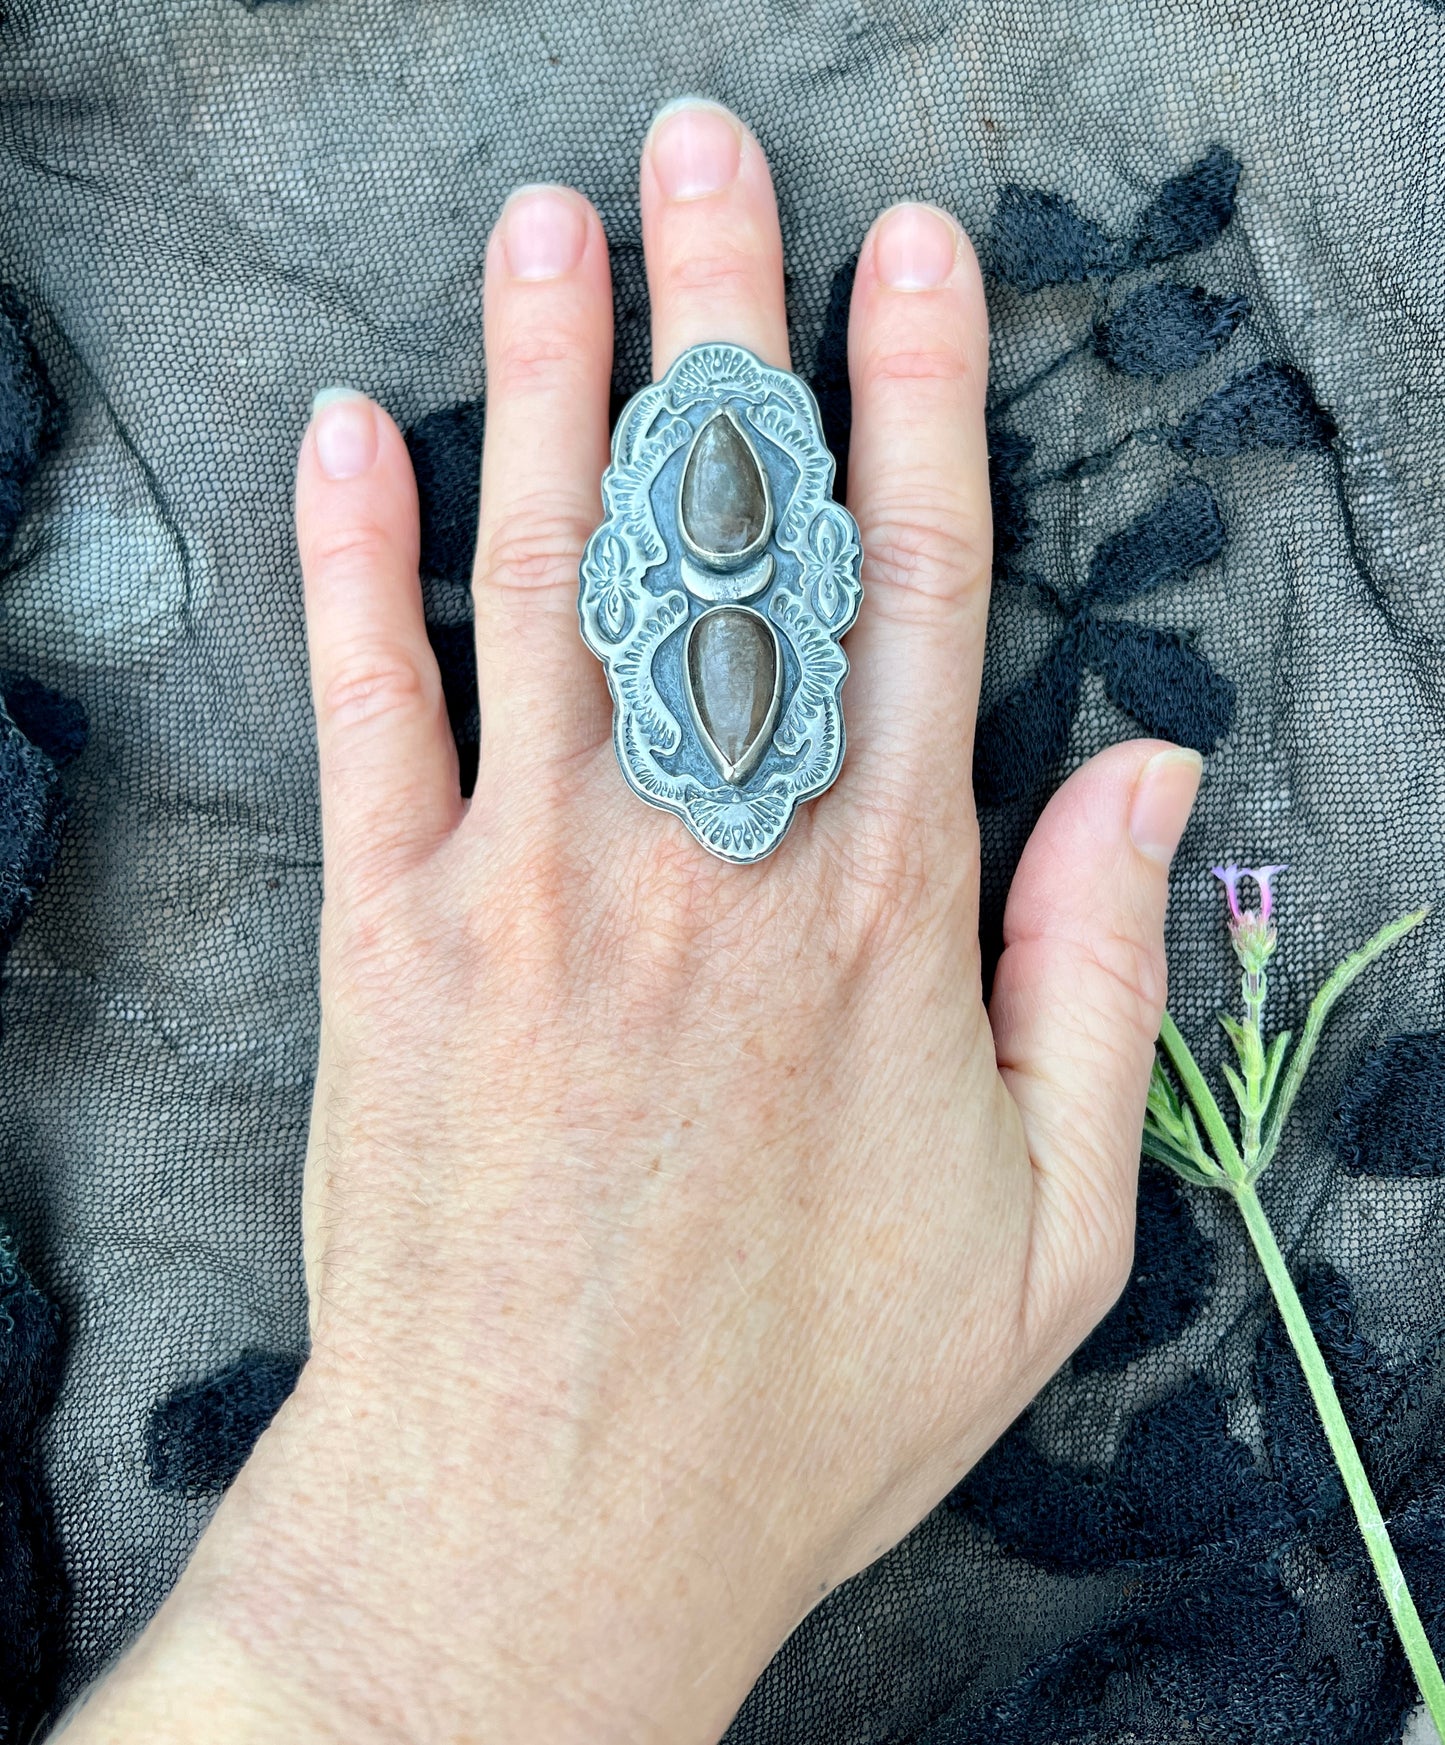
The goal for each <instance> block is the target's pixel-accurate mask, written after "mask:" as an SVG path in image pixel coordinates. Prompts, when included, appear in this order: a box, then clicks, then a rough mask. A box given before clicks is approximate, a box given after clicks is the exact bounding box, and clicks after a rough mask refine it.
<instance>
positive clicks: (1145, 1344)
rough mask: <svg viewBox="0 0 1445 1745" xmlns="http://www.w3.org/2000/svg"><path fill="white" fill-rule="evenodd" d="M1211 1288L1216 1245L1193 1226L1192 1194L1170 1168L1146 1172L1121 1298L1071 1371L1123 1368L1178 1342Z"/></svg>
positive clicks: (1081, 1350) (1077, 1356)
mask: <svg viewBox="0 0 1445 1745" xmlns="http://www.w3.org/2000/svg"><path fill="white" fill-rule="evenodd" d="M1213 1288H1214V1244H1213V1243H1212V1242H1211V1241H1210V1240H1209V1238H1208V1237H1207V1236H1206V1235H1205V1234H1204V1233H1203V1231H1202V1230H1200V1228H1199V1226H1198V1224H1196V1223H1195V1221H1194V1214H1193V1213H1192V1212H1191V1211H1190V1209H1189V1201H1188V1199H1187V1197H1186V1196H1185V1195H1184V1193H1183V1192H1182V1191H1181V1189H1180V1188H1179V1186H1178V1184H1177V1183H1176V1182H1175V1181H1174V1179H1173V1178H1172V1177H1171V1176H1170V1175H1169V1174H1168V1172H1167V1171H1165V1170H1162V1169H1146V1170H1144V1171H1143V1172H1142V1173H1141V1174H1140V1177H1139V1208H1138V1217H1137V1219H1136V1221H1135V1225H1134V1270H1133V1271H1132V1272H1131V1273H1130V1275H1129V1282H1128V1284H1127V1285H1126V1286H1125V1287H1124V1294H1123V1295H1122V1296H1121V1297H1120V1298H1119V1300H1118V1302H1116V1303H1115V1304H1114V1307H1113V1308H1112V1309H1111V1310H1110V1311H1109V1313H1108V1314H1107V1315H1106V1316H1105V1317H1104V1319H1103V1320H1102V1321H1101V1322H1100V1323H1099V1325H1098V1326H1097V1327H1096V1328H1095V1329H1094V1331H1093V1332H1092V1333H1091V1334H1090V1335H1089V1337H1088V1338H1087V1339H1086V1340H1085V1341H1084V1343H1083V1344H1082V1345H1081V1346H1080V1347H1079V1349H1078V1350H1077V1351H1076V1352H1075V1353H1074V1359H1073V1365H1074V1373H1075V1374H1076V1375H1087V1374H1091V1373H1095V1372H1098V1371H1104V1372H1105V1373H1111V1372H1114V1371H1117V1370H1121V1369H1124V1368H1126V1367H1127V1366H1128V1365H1129V1364H1131V1363H1132V1362H1133V1361H1134V1360H1135V1358H1136V1357H1142V1356H1143V1354H1144V1353H1145V1352H1146V1351H1149V1350H1152V1349H1153V1348H1154V1347H1155V1346H1156V1345H1167V1344H1168V1343H1169V1342H1170V1341H1171V1340H1174V1339H1177V1338H1178V1337H1179V1335H1180V1334H1181V1333H1182V1332H1183V1331H1184V1329H1185V1328H1186V1327H1187V1326H1188V1325H1189V1323H1190V1322H1191V1321H1192V1320H1193V1319H1194V1318H1195V1316H1196V1315H1198V1314H1199V1312H1200V1310H1201V1309H1203V1308H1204V1306H1205V1304H1206V1303H1207V1302H1208V1301H1209V1296H1210V1292H1211V1291H1212V1290H1213Z"/></svg>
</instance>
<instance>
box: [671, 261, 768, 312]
mask: <svg viewBox="0 0 1445 1745" xmlns="http://www.w3.org/2000/svg"><path fill="white" fill-rule="evenodd" d="M754 279H755V268H754V265H753V263H752V261H751V260H750V259H749V257H748V256H747V255H746V254H745V253H743V252H742V251H741V250H739V251H738V252H732V251H730V250H720V249H712V250H704V251H698V252H696V253H682V254H679V255H677V257H676V258H675V259H674V260H673V261H672V262H671V263H670V265H669V267H668V271H667V288H668V290H669V292H672V293H678V294H680V295H682V296H684V297H686V298H689V299H700V300H706V301H711V300H712V299H713V298H714V297H728V298H731V297H734V296H736V295H739V294H741V293H743V292H745V291H746V290H748V289H749V288H750V287H751V286H752V284H753V282H754Z"/></svg>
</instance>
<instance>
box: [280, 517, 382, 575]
mask: <svg viewBox="0 0 1445 1745" xmlns="http://www.w3.org/2000/svg"><path fill="white" fill-rule="evenodd" d="M389 549H390V541H389V540H388V538H387V536H386V534H385V533H384V532H383V530H382V529H381V528H380V527H378V526H376V525H375V523H373V522H371V521H366V520H355V521H340V522H335V523H332V524H329V525H327V526H324V527H320V528H317V529H315V530H314V531H312V532H310V533H309V534H308V535H307V537H306V539H305V542H304V544H303V545H302V548H301V557H302V561H303V563H304V566H305V568H306V569H308V570H311V571H313V572H314V573H315V574H317V575H331V574H338V575H343V576H344V575H359V574H362V573H364V572H366V571H369V570H373V569H375V568H377V567H378V566H379V565H380V564H381V563H382V562H383V561H384V560H385V558H386V556H387V554H388V552H389Z"/></svg>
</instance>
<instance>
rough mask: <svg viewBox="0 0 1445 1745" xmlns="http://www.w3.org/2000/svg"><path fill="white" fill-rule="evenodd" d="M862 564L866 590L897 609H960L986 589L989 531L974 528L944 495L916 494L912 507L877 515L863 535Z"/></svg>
mask: <svg viewBox="0 0 1445 1745" xmlns="http://www.w3.org/2000/svg"><path fill="white" fill-rule="evenodd" d="M863 563H864V574H863V584H864V586H865V587H871V588H875V589H877V590H879V591H880V592H881V593H883V594H885V595H887V596H889V597H890V598H891V600H892V601H893V602H895V603H896V602H898V601H900V600H907V599H916V600H921V601H924V602H929V603H932V602H935V601H942V602H944V603H948V604H955V605H962V604H964V603H965V602H967V601H968V600H970V599H971V598H972V597H974V596H975V595H976V594H978V593H979V592H980V591H981V590H982V589H984V588H985V587H986V586H987V584H988V576H989V542H988V536H987V530H986V529H985V528H983V527H980V526H978V525H976V524H970V522H969V520H968V518H967V517H966V516H965V515H964V514H963V513H962V511H961V510H960V508H959V506H958V504H957V503H956V502H955V501H952V500H948V499H947V498H945V496H944V494H943V493H942V492H940V493H938V494H937V495H936V496H931V495H928V494H925V493H923V492H915V495H914V496H913V497H912V499H911V500H910V501H908V502H899V503H896V504H889V505H885V506H883V507H882V508H881V509H880V510H875V512H874V514H873V515H872V517H871V518H870V525H869V526H868V527H867V528H866V529H865V530H864V533H863ZM890 609H892V608H890ZM905 610H906V608H905Z"/></svg>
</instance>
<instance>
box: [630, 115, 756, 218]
mask: <svg viewBox="0 0 1445 1745" xmlns="http://www.w3.org/2000/svg"><path fill="white" fill-rule="evenodd" d="M647 150H648V155H649V156H650V157H651V159H652V168H653V172H654V174H655V175H656V176H657V180H658V183H659V185H660V186H661V188H662V191H663V193H664V194H666V195H667V197H668V199H670V200H696V199H697V198H698V197H699V195H702V194H716V193H717V191H718V189H719V188H726V187H727V186H728V184H729V183H730V182H733V181H735V180H736V179H737V174H738V171H739V169H740V168H741V167H742V161H743V136H742V129H741V128H740V127H739V125H738V123H737V121H736V120H735V119H734V117H733V116H732V115H731V114H730V113H729V112H728V111H727V110H726V109H724V108H723V107H722V105H721V104H720V103H711V102H709V101H708V100H707V99H706V98H703V97H678V98H675V99H674V100H673V101H672V102H671V103H666V104H664V105H663V107H662V108H661V109H659V110H658V112H657V114H656V115H655V116H654V117H653V121H652V128H651V131H650V134H649V138H648V144H647Z"/></svg>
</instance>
